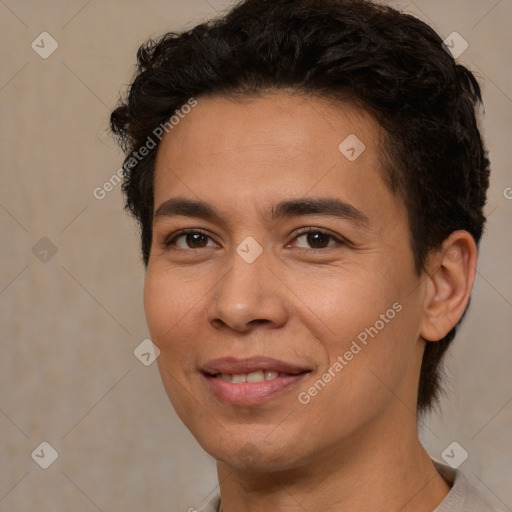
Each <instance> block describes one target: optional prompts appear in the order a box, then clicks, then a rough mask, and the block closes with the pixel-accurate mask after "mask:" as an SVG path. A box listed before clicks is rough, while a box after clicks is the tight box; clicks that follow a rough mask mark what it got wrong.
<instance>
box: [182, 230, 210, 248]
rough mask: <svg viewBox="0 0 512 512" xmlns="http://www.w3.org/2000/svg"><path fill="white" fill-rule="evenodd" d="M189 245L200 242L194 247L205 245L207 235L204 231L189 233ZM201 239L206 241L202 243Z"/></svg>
mask: <svg viewBox="0 0 512 512" xmlns="http://www.w3.org/2000/svg"><path fill="white" fill-rule="evenodd" d="M186 238H187V245H188V246H190V245H194V243H196V242H199V245H196V246H194V247H205V246H206V244H207V243H208V241H207V240H206V236H205V235H203V234H202V233H187V235H186ZM201 239H202V241H203V242H204V243H201Z"/></svg>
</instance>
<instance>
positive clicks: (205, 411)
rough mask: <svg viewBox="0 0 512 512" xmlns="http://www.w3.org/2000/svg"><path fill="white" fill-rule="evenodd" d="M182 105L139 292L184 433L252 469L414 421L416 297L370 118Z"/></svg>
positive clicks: (161, 164) (401, 217)
mask: <svg viewBox="0 0 512 512" xmlns="http://www.w3.org/2000/svg"><path fill="white" fill-rule="evenodd" d="M197 101H198V104H197V106H196V107H195V108H194V109H192V111H191V112H190V113H189V114H188V115H187V116H186V117H185V118H184V119H182V120H181V121H180V123H179V124H178V125H177V126H175V127H174V128H173V129H172V130H171V131H170V132H169V133H168V134H167V135H166V136H165V137H164V138H163V140H162V142H161V145H160V147H159V150H158V155H157V161H156V168H155V181H154V194H155V196H154V197H155V219H154V224H153V242H152V247H151V252H150V257H149V262H148V267H147V272H146V280H145V289H144V305H145V312H146V318H147V323H148V326H149V330H150V334H151V337H152V340H153V342H154V343H155V345H157V346H158V348H159V349H160V356H159V358H158V366H159V371H160V374H161V377H162V381H163V384H164V386H165V389H166V392H167V394H168V396H169V398H170V400H171V402H172V405H173V406H174V408H175V410H176V412H177V414H178V415H179V417H180V418H181V420H182V421H183V422H184V424H185V425H186V426H187V427H188V428H189V429H190V431H191V432H192V434H193V435H194V436H195V437H196V438H197V440H198V441H199V443H200V444H201V445H202V447H203V448H204V449H205V450H206V451H207V452H209V453H210V454H211V455H212V456H213V457H215V458H216V459H217V460H219V461H221V463H223V464H226V465H229V466H232V467H236V468H248V467H257V468H261V469H265V470H269V469H285V468H290V467H298V466H300V465H301V464H310V463H311V462H313V461H314V460H315V459H316V458H319V459H320V458H324V459H325V457H326V454H340V453H347V452H348V451H349V450H350V449H351V447H354V446H356V445H358V444H361V445H362V444H364V445H365V446H371V443H372V440H373V441H375V440H376V439H379V438H380V437H381V436H382V435H385V433H386V431H387V432H393V435H397V434H398V435H399V434H400V431H401V429H406V428H407V425H408V426H410V425H412V424H414V425H415V421H416V418H415V415H414V414H412V413H411V411H413V410H414V409H415V403H416V393H417V380H418V375H419V369H420V363H421V355H422V350H423V346H422V345H421V343H420V342H419V341H418V340H419V338H420V336H419V331H420V324H421V319H422V302H423V300H424V294H425V291H424V287H423V286H422V281H421V277H420V276H418V275H417V274H416V273H415V271H414V261H413V254H412V252H411V247H410V235H409V228H408V221H407V215H406V212H405V210H404V208H403V206H402V204H401V202H400V201H399V200H398V199H397V198H396V197H395V196H394V195H393V194H392V193H391V192H390V191H389V190H388V188H387V187H386V185H385V184H384V181H383V178H382V176H383V172H382V164H381V158H380V156H381V149H380V147H379V134H380V132H379V128H378V126H377V124H376V122H375V121H374V120H373V119H372V118H371V117H370V116H369V115H368V114H367V113H365V112H363V111H360V110H356V109H355V108H354V107H351V106H350V105H344V104H332V103H329V102H327V100H323V99H318V98H313V97H305V96H298V95H290V94H285V93H272V94H269V95H266V96H263V97H260V98H256V99H250V100H249V99H247V98H246V99H244V100H241V101H233V100H229V99H226V98H221V97H210V98H197ZM356 137H357V138H356ZM363 144H364V146H363ZM363 149H364V150H363ZM183 230H188V231H187V232H185V233H184V232H183ZM374 444H375V443H374Z"/></svg>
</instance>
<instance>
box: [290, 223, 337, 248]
mask: <svg viewBox="0 0 512 512" xmlns="http://www.w3.org/2000/svg"><path fill="white" fill-rule="evenodd" d="M300 238H304V239H305V240H306V244H307V246H305V247H304V246H303V247H300V246H299V248H300V249H313V250H314V249H326V248H328V247H332V246H333V245H336V244H337V243H338V244H343V241H342V240H341V239H339V238H338V237H336V236H334V235H332V234H331V233H329V232H326V231H324V230H321V229H318V228H308V229H307V230H304V231H302V232H301V233H299V234H298V235H297V236H296V237H295V240H298V239H300ZM331 240H332V243H329V242H330V241H331Z"/></svg>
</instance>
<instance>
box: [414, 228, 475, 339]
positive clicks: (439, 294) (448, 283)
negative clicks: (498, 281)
mask: <svg viewBox="0 0 512 512" xmlns="http://www.w3.org/2000/svg"><path fill="white" fill-rule="evenodd" d="M477 253H478V251H477V247H476V244H475V241H474V239H473V237H472V236H471V235H470V234H469V233H468V232H467V231H462V230H459V231H454V232H453V233H452V234H451V235H450V236H449V237H448V238H446V240H445V241H444V242H443V245H442V247H441V248H440V249H439V250H438V251H435V252H434V253H432V254H431V256H430V257H429V265H428V269H429V271H428V278H427V292H426V296H425V304H424V316H423V322H422V327H421V331H420V334H421V336H422V337H423V338H424V339H425V340H427V341H439V340H441V339H442V338H444V337H445V336H446V335H447V334H448V333H449V332H450V330H451V329H452V327H453V326H454V325H456V324H457V322H458V321H459V320H460V318H461V317H462V315H463V313H464V311H465V309H466V306H467V304H468V301H469V297H470V294H471V290H472V288H473V284H474V282H475V276H476V264H477V255H478V254H477Z"/></svg>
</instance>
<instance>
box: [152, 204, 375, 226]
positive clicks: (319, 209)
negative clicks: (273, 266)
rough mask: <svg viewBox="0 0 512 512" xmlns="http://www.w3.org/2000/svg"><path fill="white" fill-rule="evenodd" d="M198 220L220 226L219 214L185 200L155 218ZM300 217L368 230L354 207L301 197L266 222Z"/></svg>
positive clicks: (161, 209)
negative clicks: (344, 222) (318, 217)
mask: <svg viewBox="0 0 512 512" xmlns="http://www.w3.org/2000/svg"><path fill="white" fill-rule="evenodd" d="M178 215H182V216H186V217H198V218H201V219H205V220H208V221H214V222H218V223H222V222H223V218H222V216H221V214H220V213H219V212H218V211H217V209H216V208H215V207H214V206H212V205H211V204H209V203H207V202H205V201H202V200H192V199H188V198H185V197H174V198H171V199H168V200H167V201H164V202H163V203H162V204H161V205H160V206H159V207H158V208H157V210H156V212H155V214H154V220H153V222H154V221H156V220H157V218H158V217H174V216H178ZM300 215H326V216H332V217H338V218H341V219H344V220H349V221H351V222H353V223H354V224H356V225H358V226H360V227H368V226H369V224H370V220H369V219H368V217H367V216H366V215H365V214H364V213H363V212H362V211H361V210H358V209H357V208H356V207H355V206H353V205H351V204H349V203H346V202H344V201H342V200H341V199H337V198H331V197H300V198H295V199H288V200H285V201H280V202H279V203H277V204H275V205H273V206H272V207H271V208H270V209H269V210H268V212H267V218H269V219H270V220H272V221H276V220H280V219H284V218H287V217H297V216H300Z"/></svg>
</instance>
